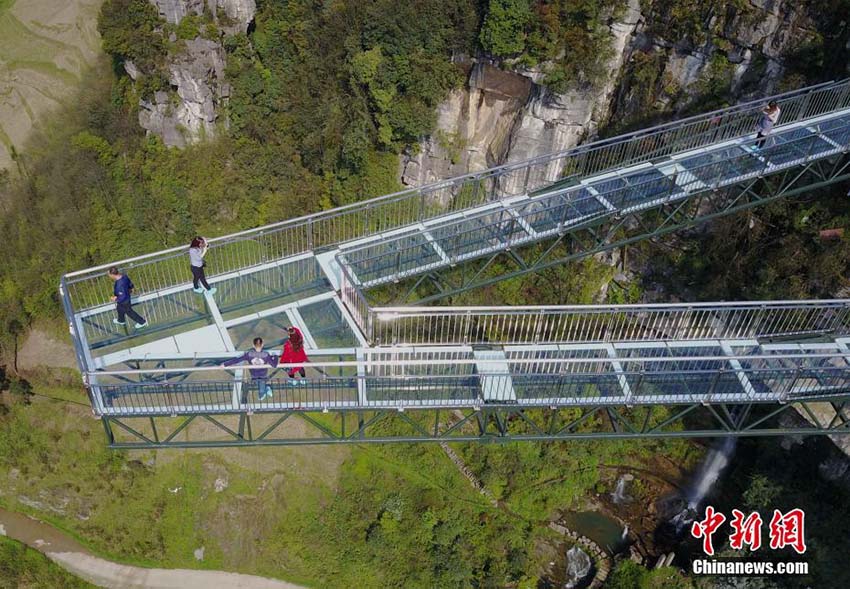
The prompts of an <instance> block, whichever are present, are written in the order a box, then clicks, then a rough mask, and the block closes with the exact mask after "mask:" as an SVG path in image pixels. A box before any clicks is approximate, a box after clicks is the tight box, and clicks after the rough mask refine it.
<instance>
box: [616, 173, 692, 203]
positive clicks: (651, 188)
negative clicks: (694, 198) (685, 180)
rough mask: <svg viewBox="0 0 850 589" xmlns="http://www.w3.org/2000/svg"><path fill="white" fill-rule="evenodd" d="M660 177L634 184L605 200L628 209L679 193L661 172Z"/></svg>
mask: <svg viewBox="0 0 850 589" xmlns="http://www.w3.org/2000/svg"><path fill="white" fill-rule="evenodd" d="M658 175H659V176H661V177H660V178H655V179H647V180H646V181H645V182H641V183H640V184H633V185H631V186H628V187H627V188H623V189H622V190H618V191H616V192H613V193H611V194H608V195H606V197H605V198H607V199H608V202H610V203H611V204H612V205H614V206H615V207H617V208H626V207H630V206H634V205H637V204H641V203H644V202H650V201H653V200H656V199H658V198H662V197H665V196H670V195H671V194H674V193H675V192H677V189H676V185H675V184H674V183H673V181H672V180H670V179H669V178H667V177H666V176H664V174H661V173H660V172H659V173H658ZM630 180H631V179H630Z"/></svg>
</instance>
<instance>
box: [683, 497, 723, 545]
mask: <svg viewBox="0 0 850 589" xmlns="http://www.w3.org/2000/svg"><path fill="white" fill-rule="evenodd" d="M725 521H726V516H725V515H723V514H722V513H717V512H716V511H714V507H712V506H711V505H709V506H707V507H706V508H705V519H704V520H702V521H701V522H694V523H693V525H691V536H693V537H694V538H702V551H703V552H705V553H706V554H707V555H709V556H714V546H713V545H712V543H711V536H712V535H713V534H714V532H716V531H717V528H719V527H720V526H721V525H723V522H725Z"/></svg>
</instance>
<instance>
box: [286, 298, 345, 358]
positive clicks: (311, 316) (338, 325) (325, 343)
mask: <svg viewBox="0 0 850 589" xmlns="http://www.w3.org/2000/svg"><path fill="white" fill-rule="evenodd" d="M298 312H299V313H301V318H302V319H303V320H304V324H305V325H306V326H307V329H308V330H309V332H310V335H312V336H313V339H314V340H315V342H316V346H318V348H319V349H325V348H353V347H356V346H358V345H359V342H358V340H357V338H356V337H355V336H354V333H353V332H352V331H351V327H349V325H348V322H347V321H346V320H345V318H344V317H343V316H342V312H341V311H340V310H339V307H338V306H337V304H336V303H335V302H334V301H333V300H330V299H329V300H326V301H319V302H318V303H313V304H311V305H305V306H304V307H299V308H298Z"/></svg>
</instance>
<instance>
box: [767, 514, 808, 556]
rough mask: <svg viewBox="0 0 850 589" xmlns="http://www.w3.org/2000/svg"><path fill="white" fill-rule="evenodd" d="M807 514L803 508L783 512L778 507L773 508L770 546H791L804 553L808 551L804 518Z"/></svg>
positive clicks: (778, 547) (777, 547) (798, 552)
mask: <svg viewBox="0 0 850 589" xmlns="http://www.w3.org/2000/svg"><path fill="white" fill-rule="evenodd" d="M805 517H806V514H805V513H803V510H802V509H799V508H798V509H792V510H791V511H789V512H788V513H786V514H784V515H783V514H782V512H781V511H779V510H778V509H774V510H773V517H772V518H771V520H770V547H771V548H773V549H774V550H777V549H780V548H785V547H786V546H790V547H791V548H793V549H794V550H796V551H797V554H803V553H804V552H805V551H806V539H805V531H804V527H803V520H804V519H805Z"/></svg>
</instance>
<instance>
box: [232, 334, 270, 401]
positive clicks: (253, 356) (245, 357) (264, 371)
mask: <svg viewBox="0 0 850 589" xmlns="http://www.w3.org/2000/svg"><path fill="white" fill-rule="evenodd" d="M277 361H278V357H277V356H274V355H272V354H270V353H269V352H267V351H265V350H264V349H263V338H261V337H255V338H254V347H253V349H250V350H248V351H247V352H245V353H244V354H242V355H241V356H239V357H238V358H231V359H230V360H228V361H226V362H225V363H223V364H222V367H227V366H233V365H234V364H239V363H241V362H247V363H248V364H251V365H252V366H262V368H250V369H249V371H250V372H251V380H253V381H254V382H255V383H257V396H258V397H259V399H260V401H262V400H263V399H266V398H268V397H271V396H272V388H271V387H270V386H269V384H268V375H269V369H268V368H266V366H267V365H268V366H272V367H274V366H277ZM242 402H243V403H247V402H248V395H247V393H246V392H244V389H243V392H242Z"/></svg>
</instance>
